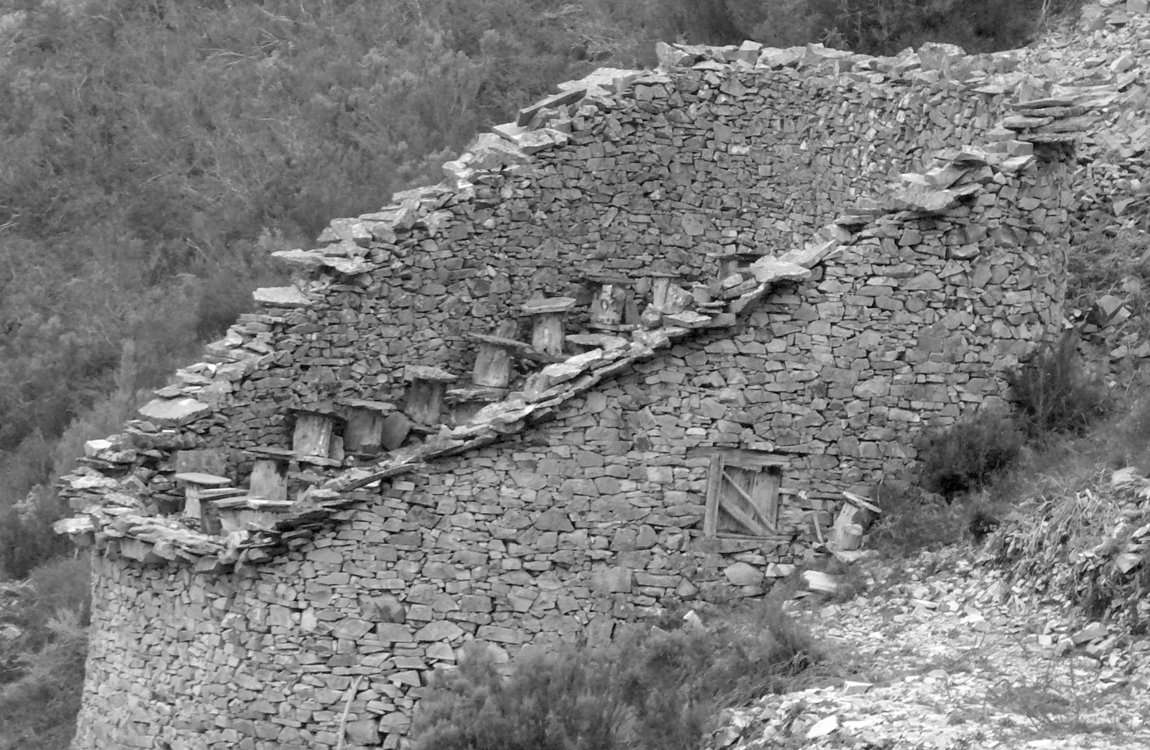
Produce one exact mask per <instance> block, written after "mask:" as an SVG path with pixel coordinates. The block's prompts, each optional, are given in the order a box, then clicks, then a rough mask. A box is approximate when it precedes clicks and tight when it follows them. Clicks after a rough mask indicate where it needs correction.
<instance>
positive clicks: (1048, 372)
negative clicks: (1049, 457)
mask: <svg viewBox="0 0 1150 750" xmlns="http://www.w3.org/2000/svg"><path fill="white" fill-rule="evenodd" d="M1007 380H1008V382H1009V383H1010V388H1011V393H1012V397H1013V399H1014V402H1015V403H1016V404H1017V405H1018V408H1019V409H1020V410H1021V412H1022V416H1023V422H1024V425H1025V427H1026V431H1027V433H1028V434H1029V435H1030V436H1031V437H1035V438H1037V437H1041V436H1043V435H1048V434H1051V433H1059V432H1076V433H1081V432H1083V431H1084V430H1085V429H1086V428H1087V427H1089V426H1090V424H1091V423H1092V422H1093V421H1094V420H1095V419H1097V418H1098V417H1100V416H1102V415H1103V414H1105V413H1106V409H1107V402H1108V400H1109V399H1108V394H1107V392H1106V385H1105V384H1104V383H1103V382H1102V380H1101V379H1100V378H1098V377H1096V376H1094V375H1091V374H1089V373H1088V372H1087V371H1086V369H1085V368H1084V367H1083V365H1082V361H1081V358H1080V357H1079V355H1078V339H1077V335H1076V334H1075V332H1074V331H1073V330H1070V331H1067V332H1065V333H1064V334H1063V335H1062V336H1060V337H1059V339H1058V340H1057V341H1056V342H1053V343H1047V344H1044V345H1043V346H1041V347H1039V348H1038V349H1037V350H1035V352H1034V354H1033V355H1032V356H1031V357H1030V358H1029V359H1028V360H1027V361H1025V362H1024V363H1023V364H1022V365H1021V366H1019V367H1017V368H1015V369H1013V370H1011V371H1010V372H1008V373H1007Z"/></svg>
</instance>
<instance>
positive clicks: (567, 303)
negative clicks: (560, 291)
mask: <svg viewBox="0 0 1150 750" xmlns="http://www.w3.org/2000/svg"><path fill="white" fill-rule="evenodd" d="M572 307H575V298H574V297H550V298H548V299H536V300H531V301H530V302H527V303H526V304H524V305H523V308H522V309H523V312H524V313H525V314H527V315H547V314H555V313H563V312H567V311H568V310H570V309H571V308H572Z"/></svg>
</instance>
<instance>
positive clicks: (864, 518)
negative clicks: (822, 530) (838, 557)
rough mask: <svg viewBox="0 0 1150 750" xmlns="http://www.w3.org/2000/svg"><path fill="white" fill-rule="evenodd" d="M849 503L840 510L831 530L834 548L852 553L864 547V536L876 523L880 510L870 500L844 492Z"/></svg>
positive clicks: (831, 542) (831, 541)
mask: <svg viewBox="0 0 1150 750" xmlns="http://www.w3.org/2000/svg"><path fill="white" fill-rule="evenodd" d="M843 496H844V497H846V498H847V502H845V503H843V507H842V508H841V509H840V510H839V514H838V516H837V517H836V518H835V523H834V526H833V527H832V528H831V540H830V544H831V546H832V547H835V548H837V549H841V550H846V551H848V552H849V551H851V550H856V549H858V548H859V547H860V546H862V538H863V534H865V533H866V530H867V527H868V526H870V524H871V523H872V522H873V521H874V518H875V516H876V515H877V514H878V512H879V509H878V507H877V506H875V505H874V504H872V503H871V502H870V501H869V500H867V499H866V498H864V497H861V496H859V495H855V494H854V493H851V492H844V493H843Z"/></svg>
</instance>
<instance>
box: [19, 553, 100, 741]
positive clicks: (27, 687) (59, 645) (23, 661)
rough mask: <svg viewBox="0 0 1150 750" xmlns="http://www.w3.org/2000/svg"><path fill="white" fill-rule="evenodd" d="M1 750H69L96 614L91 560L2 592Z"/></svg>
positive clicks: (48, 567) (40, 571)
mask: <svg viewBox="0 0 1150 750" xmlns="http://www.w3.org/2000/svg"><path fill="white" fill-rule="evenodd" d="M4 593H7V596H6V597H4V598H3V599H2V600H0V626H7V627H8V628H9V629H10V631H11V632H14V633H15V634H16V635H15V636H14V637H12V636H10V637H9V638H6V639H5V638H0V750H10V749H11V750H15V749H16V748H20V750H58V749H59V748H63V747H67V745H68V740H69V739H70V738H71V736H72V734H73V732H74V730H75V724H76V713H77V712H78V711H79V710H80V698H81V693H82V690H83V685H84V661H85V658H86V655H87V646H88V636H87V630H86V625H87V624H88V615H89V611H90V599H89V589H88V558H87V556H86V555H81V556H78V557H74V558H68V559H60V560H55V561H53V562H50V563H47V564H45V565H41V566H40V567H38V568H36V569H35V570H33V571H32V573H31V575H30V576H29V577H28V581H27V583H22V584H14V585H13V584H9V585H8V587H7V589H6V591H5V590H0V595H3V594H4Z"/></svg>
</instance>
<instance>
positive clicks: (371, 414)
mask: <svg viewBox="0 0 1150 750" xmlns="http://www.w3.org/2000/svg"><path fill="white" fill-rule="evenodd" d="M386 418H387V414H386V413H385V412H383V411H380V410H375V409H363V408H353V409H351V410H350V411H349V413H348V415H347V427H345V428H344V433H343V443H344V448H346V449H347V450H349V451H351V452H352V453H368V454H371V453H379V451H380V448H381V443H380V440H381V438H382V436H383V420H384V419H386Z"/></svg>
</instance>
